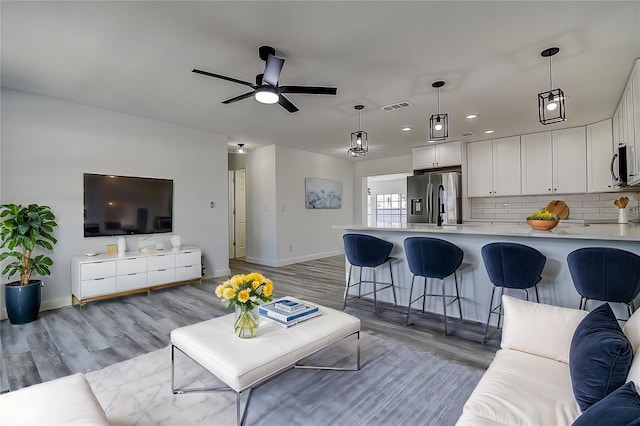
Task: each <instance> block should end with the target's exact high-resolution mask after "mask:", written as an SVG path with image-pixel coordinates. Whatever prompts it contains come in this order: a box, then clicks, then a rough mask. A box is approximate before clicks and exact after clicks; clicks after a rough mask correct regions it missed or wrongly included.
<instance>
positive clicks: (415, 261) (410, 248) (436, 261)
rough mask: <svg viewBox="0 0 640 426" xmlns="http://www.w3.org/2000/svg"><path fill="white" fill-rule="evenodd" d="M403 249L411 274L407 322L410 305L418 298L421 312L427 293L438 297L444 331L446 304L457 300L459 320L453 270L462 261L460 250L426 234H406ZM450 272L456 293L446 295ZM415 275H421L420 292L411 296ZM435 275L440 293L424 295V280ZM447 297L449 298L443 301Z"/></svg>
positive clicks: (425, 291)
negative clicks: (422, 279)
mask: <svg viewBox="0 0 640 426" xmlns="http://www.w3.org/2000/svg"><path fill="white" fill-rule="evenodd" d="M404 251H405V253H406V256H407V262H408V263H409V269H410V270H411V272H412V273H413V277H412V278H411V290H409V306H408V308H407V325H409V324H411V321H410V315H411V305H412V304H413V303H414V302H417V301H418V300H420V299H422V312H424V309H425V302H426V299H427V296H436V297H442V309H443V314H444V334H447V306H448V305H450V304H452V303H453V302H455V301H458V314H459V315H460V319H462V306H461V305H460V292H459V291H458V276H457V275H456V270H457V269H458V267H459V266H460V265H461V264H462V258H463V257H464V252H463V251H462V249H461V248H460V247H458V246H456V245H455V244H453V243H450V242H449V241H445V240H441V239H439V238H430V237H410V238H407V239H405V240H404ZM451 275H453V278H454V281H455V286H456V294H455V296H453V295H447V294H446V292H445V278H447V277H449V276H451ZM416 276H420V277H423V278H424V291H423V294H422V295H420V296H419V297H417V298H416V299H412V297H413V284H414V282H415V279H416ZM428 278H438V279H439V280H440V284H441V286H442V294H427V279H428ZM447 299H449V301H448V302H447Z"/></svg>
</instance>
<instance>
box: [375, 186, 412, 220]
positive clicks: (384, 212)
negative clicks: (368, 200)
mask: <svg viewBox="0 0 640 426" xmlns="http://www.w3.org/2000/svg"><path fill="white" fill-rule="evenodd" d="M406 223H407V197H405V196H404V195H403V194H378V195H376V226H379V227H387V228H400V227H401V226H402V225H406Z"/></svg>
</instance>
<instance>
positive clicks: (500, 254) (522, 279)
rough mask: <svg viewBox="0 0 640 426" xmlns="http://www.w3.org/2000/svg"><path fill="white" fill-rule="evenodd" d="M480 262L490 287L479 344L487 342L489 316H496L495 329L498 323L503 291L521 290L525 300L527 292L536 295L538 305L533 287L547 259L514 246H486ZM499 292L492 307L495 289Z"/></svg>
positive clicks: (503, 244)
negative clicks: (487, 306) (531, 290)
mask: <svg viewBox="0 0 640 426" xmlns="http://www.w3.org/2000/svg"><path fill="white" fill-rule="evenodd" d="M481 251H482V260H483V261H484V266H485V269H486V270H487V274H488V275H489V280H490V281H491V283H492V284H493V289H492V290H491V302H489V315H488V317H487V325H486V326H485V329H484V339H483V343H486V342H487V335H488V332H489V322H490V321H491V315H492V314H494V315H498V329H499V328H500V321H501V319H502V302H500V300H502V295H503V294H504V289H505V288H510V289H517V290H522V291H523V292H524V294H525V298H526V299H527V300H529V289H530V288H531V287H533V288H534V289H535V292H536V301H537V302H538V303H539V302H540V296H539V295H538V286H537V284H538V283H539V282H540V280H541V279H542V270H543V269H544V265H545V263H546V261H547V258H546V257H545V256H544V255H543V254H542V253H540V252H539V251H538V250H536V249H534V248H533V247H529V246H527V245H524V244H518V243H503V242H498V243H489V244H487V245H485V246H484V247H482V250H481ZM497 288H500V300H499V301H498V303H497V304H496V306H493V300H494V297H495V293H496V289H497Z"/></svg>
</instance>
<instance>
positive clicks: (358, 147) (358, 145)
mask: <svg viewBox="0 0 640 426" xmlns="http://www.w3.org/2000/svg"><path fill="white" fill-rule="evenodd" d="M353 108H354V109H355V110H356V111H358V130H357V131H355V132H351V147H350V148H349V149H348V150H347V153H348V154H349V156H351V157H363V156H364V155H366V153H367V151H369V137H368V136H367V132H365V131H363V130H362V125H361V118H362V110H363V109H364V105H356V106H354V107H353Z"/></svg>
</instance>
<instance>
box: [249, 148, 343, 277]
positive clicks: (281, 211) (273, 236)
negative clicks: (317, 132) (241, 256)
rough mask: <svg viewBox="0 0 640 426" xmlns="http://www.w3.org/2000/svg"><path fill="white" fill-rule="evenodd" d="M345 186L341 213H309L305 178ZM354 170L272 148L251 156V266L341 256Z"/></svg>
mask: <svg viewBox="0 0 640 426" xmlns="http://www.w3.org/2000/svg"><path fill="white" fill-rule="evenodd" d="M306 177H315V178H323V179H331V180H339V181H342V191H343V192H342V208H340V209H332V210H308V209H306V208H305V178H306ZM353 209H354V185H353V164H352V163H351V162H350V161H348V160H341V159H336V158H334V157H328V156H326V155H320V154H314V153H311V152H307V151H301V150H299V149H293V148H288V147H282V146H276V145H271V146H268V147H265V148H260V149H257V150H255V151H250V152H249V153H248V154H247V261H248V262H252V263H258V264H262V265H269V266H283V265H289V264H292V263H297V262H303V261H307V260H312V259H319V258H323V257H327V256H332V255H336V254H341V253H343V245H342V231H340V230H336V229H333V228H332V227H333V226H334V225H349V224H351V223H353V220H354V219H353V211H354V210H353Z"/></svg>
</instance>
